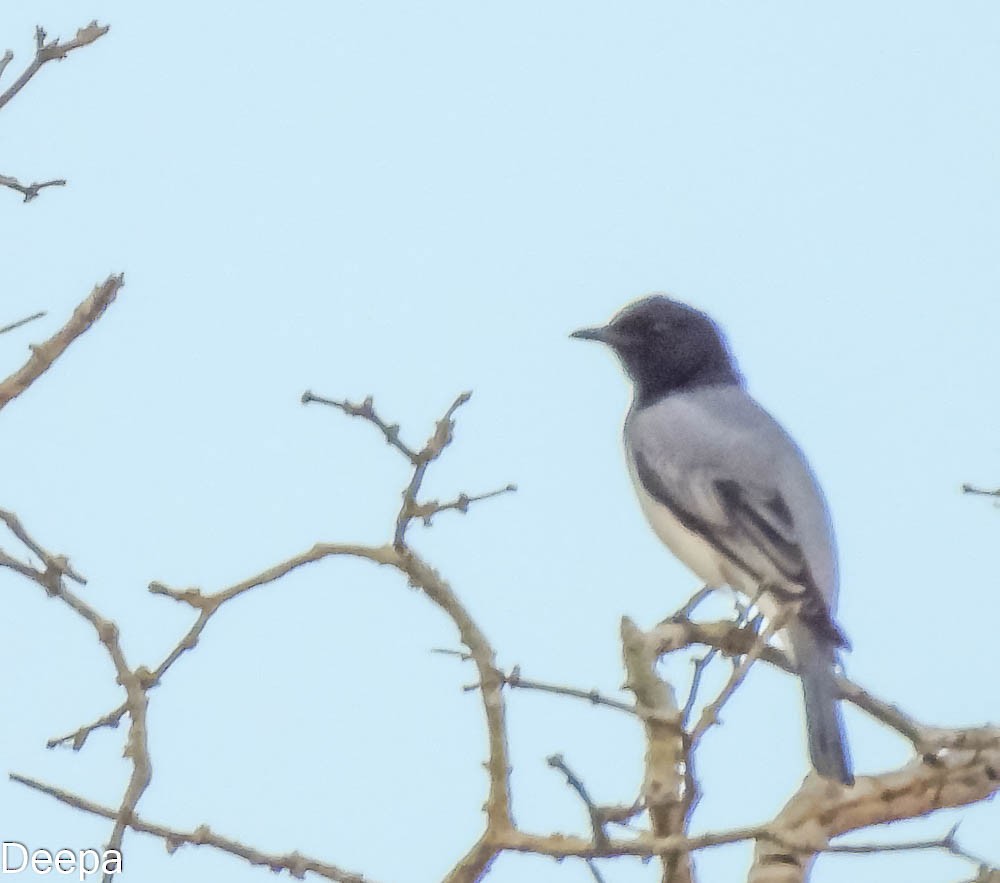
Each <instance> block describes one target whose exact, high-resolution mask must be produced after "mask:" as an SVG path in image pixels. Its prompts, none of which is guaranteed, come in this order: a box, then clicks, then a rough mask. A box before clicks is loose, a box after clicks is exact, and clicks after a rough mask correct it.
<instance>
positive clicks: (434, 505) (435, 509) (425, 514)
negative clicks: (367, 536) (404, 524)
mask: <svg viewBox="0 0 1000 883" xmlns="http://www.w3.org/2000/svg"><path fill="white" fill-rule="evenodd" d="M516 490H517V485H516V484H508V485H505V486H504V487H502V488H497V489H496V490H494V491H487V492H486V493H485V494H474V495H472V496H469V495H468V494H459V495H458V496H457V497H456V498H455V499H454V500H451V501H450V502H447V503H440V502H438V501H437V500H429V501H428V502H426V503H417V502H414V503H413V504H412V505H411V506H410V508H409V511H408V512H407V515H409V516H410V517H411V518H419V519H420V520H421V521H423V523H424V525H425V526H426V527H430V524H431V520H432V519H433V518H434V516H435V515H437V514H438V513H439V512H447V511H448V510H449V509H454V510H455V511H456V512H461V513H462V514H463V515H464V514H465V513H466V512H468V511H469V505H470V504H472V503H478V502H479V501H480V500H489V499H491V498H493V497H499V496H500V495H501V494H508V493H513V492H514V491H516Z"/></svg>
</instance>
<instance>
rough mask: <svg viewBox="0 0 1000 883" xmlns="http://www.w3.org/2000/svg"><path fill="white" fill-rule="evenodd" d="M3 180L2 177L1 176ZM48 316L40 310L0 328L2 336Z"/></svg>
mask: <svg viewBox="0 0 1000 883" xmlns="http://www.w3.org/2000/svg"><path fill="white" fill-rule="evenodd" d="M0 178H2V176H0ZM45 315H47V313H46V312H45V310H40V311H39V312H37V313H32V314H31V315H30V316H25V317H24V318H23V319H18V320H17V321H16V322H11V323H10V324H9V325H4V326H3V327H2V328H0V334H6V333H7V332H8V331H13V330H14V329H15V328H20V327H21V326H22V325H27V324H28V323H29V322H34V321H35V319H41V318H42V317H43V316H45Z"/></svg>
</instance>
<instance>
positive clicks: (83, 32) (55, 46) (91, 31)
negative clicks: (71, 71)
mask: <svg viewBox="0 0 1000 883" xmlns="http://www.w3.org/2000/svg"><path fill="white" fill-rule="evenodd" d="M110 27H111V26H110V25H99V24H98V23H97V22H96V21H92V22H91V23H90V24H89V25H87V26H86V27H84V28H80V29H79V30H78V31H77V32H76V36H75V37H74V38H73V39H72V40H67V41H66V42H65V43H61V42H60V41H59V39H58V38H56V39H55V40H49V41H48V42H46V40H45V38H46V37H47V36H48V34H46V33H45V31H44V30H43V29H42V28H40V27H38V28H35V57H34V58H32V59H31V63H30V64H29V65H28V66H27V67H26V68H25V69H24V71H22V73H21V75H20V76H19V77H18V78H17V79H16V80H14V82H13V83H11V84H10V86H8V87H7V88H6V89H5V90H4V91H3V92H2V93H0V109H2V108H3V107H4V106H5V105H6V104H7V102H9V101H10V100H11V98H13V97H14V96H15V95H17V93H18V92H20V91H21V90H22V89H23V88H24V87H25V86H26V85H27V84H28V81H29V80H30V79H31V78H32V77H33V76H34V75H35V74H37V73H38V72H39V71H40V70H41V69H42V67H43V66H44V65H46V64H47V63H48V62H50V61H56V60H57V59H58V60H60V61H61V60H62V59H64V58H65V57H66V56H67V55H69V53H70V52H72V51H73V50H74V49H80V48H81V47H83V46H89V45H90V44H91V43H93V42H94V41H95V40H99V39H100V38H101V37H103V36H104V35H105V34H106V33H107V32H108V30H109V29H110ZM13 58H14V54H13V53H12V52H11V51H10V50H9V49H8V50H7V52H6V54H5V55H4V57H3V66H2V67H0V75H2V74H3V72H4V69H5V68H6V67H7V65H8V64H10V62H11V60H13Z"/></svg>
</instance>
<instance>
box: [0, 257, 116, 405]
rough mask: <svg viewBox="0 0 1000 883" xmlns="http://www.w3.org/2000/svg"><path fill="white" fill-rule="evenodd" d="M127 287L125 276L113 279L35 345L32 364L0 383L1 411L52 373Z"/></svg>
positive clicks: (27, 364) (31, 357)
mask: <svg viewBox="0 0 1000 883" xmlns="http://www.w3.org/2000/svg"><path fill="white" fill-rule="evenodd" d="M124 284H125V277H124V275H121V274H120V275H118V276H109V277H108V278H107V279H106V280H105V281H104V282H102V283H101V284H100V285H97V286H95V288H94V290H93V291H92V292H91V293H90V294H89V295H88V296H87V297H86V298H84V300H83V301H82V302H81V303H80V305H79V306H78V307H77V308H76V309H75V310H74V311H73V315H72V316H70V319H69V321H68V322H67V323H66V324H65V325H64V326H63V327H62V328H60V329H59V330H58V331H57V332H56V333H55V334H53V335H52V337H50V338H49V339H48V340H46V341H45V342H44V343H40V344H38V345H36V346H32V347H31V356H30V357H29V358H28V361H27V362H25V363H24V364H23V365H22V366H21V367H20V368H18V369H17V371H15V372H14V373H13V374H11V375H10V376H9V377H7V378H6V379H4V380H2V381H0V408H3V407H4V406H6V405H7V404H9V403H10V402H11V401H13V400H14V399H15V398H17V397H18V396H19V395H21V393H23V392H24V391H25V390H26V389H27V388H28V387H29V386H31V384H32V383H34V382H35V381H36V380H37V379H38V378H39V377H41V376H42V375H43V374H44V373H45V372H46V371H48V369H49V368H51V367H52V363H53V362H55V360H56V359H58V358H59V356H61V355H62V354H63V353H64V352H65V351H66V349H67V348H68V347H69V345H70V344H71V343H72V342H73V341H74V340H76V339H77V338H78V337H79V336H80V335H81V334H83V333H84V332H85V331H86V330H87V329H88V328H90V326H91V325H93V324H94V322H96V321H97V320H98V319H100V318H101V316H102V315H103V314H104V311H105V310H106V309H107V308H108V307H109V306H110V305H111V303H112V302H113V301H114V299H115V297H116V296H117V295H118V292H119V290H120V289H121V287H122V286H123V285H124Z"/></svg>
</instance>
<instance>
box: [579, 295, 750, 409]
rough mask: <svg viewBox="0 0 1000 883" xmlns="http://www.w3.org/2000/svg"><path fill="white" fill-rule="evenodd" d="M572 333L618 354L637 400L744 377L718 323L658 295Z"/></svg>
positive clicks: (736, 380) (653, 398) (641, 400)
mask: <svg viewBox="0 0 1000 883" xmlns="http://www.w3.org/2000/svg"><path fill="white" fill-rule="evenodd" d="M572 336H573V337H577V338H582V339H584V340H599V341H601V342H602V343H606V344H607V345H608V346H610V347H611V348H612V349H613V350H614V351H615V352H616V353H617V354H618V357H619V358H620V359H621V360H622V364H623V365H624V366H625V370H626V372H627V373H628V375H629V377H631V378H632V381H633V382H634V383H635V387H636V396H637V401H638V403H639V404H640V405H642V404H649V403H650V402H653V401H655V400H656V399H658V398H660V396H663V395H666V394H667V393H669V392H674V391H677V390H683V389H692V388H694V387H698V386H710V385H715V384H726V383H741V382H742V379H741V377H740V374H739V371H738V370H737V369H736V364H735V362H734V361H733V357H732V356H731V355H730V353H729V348H728V347H727V346H726V341H725V339H724V338H723V336H722V332H721V331H719V329H718V327H717V326H716V324H715V323H714V322H713V321H712V320H711V319H709V318H708V316H706V315H705V314H704V313H702V312H699V311H698V310H696V309H694V307H689V306H687V304H682V303H678V302H677V301H675V300H670V298H667V297H663V296H662V295H658V294H657V295H652V296H651V297H646V298H643V299H642V300H639V301H636V302H635V303H632V304H629V305H628V306H627V307H625V309H623V310H622V311H621V312H620V313H618V315H617V316H615V317H614V318H613V319H612V320H611V321H610V322H609V323H608V324H607V325H605V326H603V327H601V328H583V329H581V330H580V331H574V332H573V334H572Z"/></svg>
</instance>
